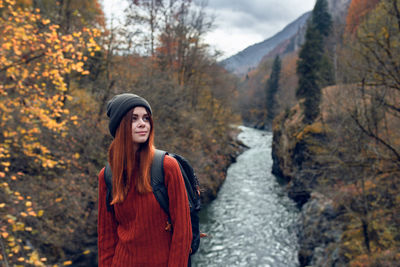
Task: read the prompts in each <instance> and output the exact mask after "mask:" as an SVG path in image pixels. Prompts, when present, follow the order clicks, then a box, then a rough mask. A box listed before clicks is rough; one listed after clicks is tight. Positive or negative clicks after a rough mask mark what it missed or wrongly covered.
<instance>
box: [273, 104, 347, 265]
mask: <svg viewBox="0 0 400 267" xmlns="http://www.w3.org/2000/svg"><path fill="white" fill-rule="evenodd" d="M273 134H274V138H273V144H272V156H273V160H274V163H273V173H274V174H275V175H277V176H278V177H280V178H281V180H282V181H283V183H284V184H285V187H286V189H287V192H288V195H289V197H291V198H292V199H293V200H294V201H295V202H296V203H297V205H298V207H299V208H300V209H301V221H300V229H301V230H300V233H299V242H300V251H299V262H300V264H301V266H332V264H333V263H335V262H336V263H338V262H339V261H340V260H341V259H340V257H339V253H338V249H337V246H338V242H339V241H340V237H341V234H342V233H341V230H340V229H341V227H339V226H338V225H337V224H338V222H337V220H335V218H336V217H337V216H338V212H337V211H336V209H335V206H334V203H333V200H332V199H329V197H327V196H325V195H324V194H322V193H320V192H318V190H317V181H318V179H319V178H320V171H319V169H320V167H321V166H320V163H319V162H318V159H317V155H318V153H320V152H321V150H323V149H324V148H323V147H321V146H320V144H321V143H324V138H325V135H324V130H323V127H322V125H321V124H320V123H315V124H312V125H303V124H302V123H301V111H300V108H299V106H296V107H294V108H293V109H291V110H290V111H288V112H287V113H285V114H282V115H281V117H279V118H278V119H277V120H275V124H274V127H273Z"/></svg>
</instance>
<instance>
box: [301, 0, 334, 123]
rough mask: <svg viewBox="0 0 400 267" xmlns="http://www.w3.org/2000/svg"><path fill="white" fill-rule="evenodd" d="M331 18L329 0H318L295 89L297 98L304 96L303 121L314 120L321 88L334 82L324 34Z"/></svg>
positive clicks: (330, 22)
mask: <svg viewBox="0 0 400 267" xmlns="http://www.w3.org/2000/svg"><path fill="white" fill-rule="evenodd" d="M331 27H332V21H331V16H330V14H329V13H328V7H327V2H326V0H318V1H317V2H316V4H315V7H314V9H313V12H312V18H311V21H310V22H309V24H308V27H307V31H306V36H305V43H304V44H303V46H302V48H301V50H300V53H299V60H298V62H297V74H298V76H299V84H298V87H297V91H296V97H297V98H298V99H304V101H303V103H302V104H303V107H304V122H305V123H312V122H313V121H314V120H315V119H316V118H317V117H318V115H319V113H320V111H319V105H320V101H321V88H322V87H324V86H326V85H328V84H331V83H332V80H333V77H334V76H333V73H332V72H333V71H332V70H333V68H332V65H331V64H330V62H329V59H328V58H327V56H325V55H324V53H325V50H324V38H325V37H327V36H328V35H329V33H330V31H331Z"/></svg>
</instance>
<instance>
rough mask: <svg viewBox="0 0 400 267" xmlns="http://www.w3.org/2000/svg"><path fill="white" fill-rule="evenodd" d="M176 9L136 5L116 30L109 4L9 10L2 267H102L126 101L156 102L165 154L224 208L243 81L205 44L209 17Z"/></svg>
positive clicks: (3, 86) (8, 1)
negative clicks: (121, 98)
mask: <svg viewBox="0 0 400 267" xmlns="http://www.w3.org/2000/svg"><path fill="white" fill-rule="evenodd" d="M166 2H167V1H157V4H156V5H148V2H146V1H131V3H130V7H129V9H128V10H127V15H128V21H127V25H130V26H129V27H123V26H121V25H119V26H114V27H113V26H110V27H108V28H107V27H106V26H105V23H104V15H103V12H102V9H101V6H100V5H99V1H86V0H70V1H47V0H42V1H29V0H28V1H22V0H21V1H14V0H0V47H1V50H0V116H1V121H0V125H1V126H0V127H1V132H0V265H2V266H61V265H62V266H66V265H71V264H73V265H74V266H97V264H96V261H97V230H96V229H97V201H98V199H97V183H98V178H97V175H98V173H99V171H100V169H101V168H102V167H103V166H104V165H105V163H106V160H107V149H108V145H109V144H110V142H111V136H110V134H109V133H108V120H107V117H106V115H105V108H106V103H107V101H108V100H109V99H110V98H111V97H112V96H113V95H115V94H118V93H122V92H131V93H135V94H139V95H141V96H143V97H145V98H146V99H147V100H149V102H150V103H151V106H152V109H153V111H154V120H155V133H156V138H155V140H156V146H157V147H159V148H161V149H165V150H168V151H172V152H175V153H180V154H182V155H183V156H185V157H187V158H188V159H189V160H190V161H191V162H192V163H193V166H194V168H195V170H196V172H197V174H198V176H199V179H200V183H201V184H202V191H203V192H202V197H203V200H204V201H205V202H207V201H209V200H210V199H212V198H214V197H215V195H216V192H217V190H218V188H219V186H220V185H221V183H222V182H223V180H224V177H225V173H224V172H225V170H226V167H227V166H228V165H229V164H230V162H231V161H232V160H233V158H234V157H235V155H236V153H237V151H238V147H237V146H236V144H235V142H234V141H233V136H234V135H235V132H234V131H235V130H233V129H232V128H231V127H230V124H231V123H237V122H239V116H237V115H235V114H234V111H233V101H235V99H236V96H237V93H236V78H235V77H233V76H232V75H230V74H228V73H227V72H226V71H225V70H223V69H222V68H220V67H219V66H218V65H217V64H216V60H215V58H213V56H212V51H209V50H208V47H207V45H206V44H204V43H203V41H202V39H203V35H204V34H205V32H206V31H207V30H208V29H209V27H210V26H211V23H210V21H209V20H208V18H207V17H205V15H204V12H203V11H202V9H198V8H193V4H192V3H191V1H186V0H180V1H174V5H167V4H166ZM137 15H141V16H137ZM152 15H155V16H152ZM156 22H157V23H156ZM111 25H115V24H111ZM143 28H146V29H149V30H146V31H139V30H141V29H143Z"/></svg>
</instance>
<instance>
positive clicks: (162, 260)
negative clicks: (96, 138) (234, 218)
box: [97, 156, 192, 267]
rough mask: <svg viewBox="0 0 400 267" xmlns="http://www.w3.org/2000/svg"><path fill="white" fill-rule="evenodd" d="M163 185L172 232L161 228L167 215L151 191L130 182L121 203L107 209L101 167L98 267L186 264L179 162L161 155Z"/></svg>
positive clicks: (187, 232) (186, 219) (188, 233)
mask: <svg viewBox="0 0 400 267" xmlns="http://www.w3.org/2000/svg"><path fill="white" fill-rule="evenodd" d="M164 174H165V185H166V187H167V189H168V196H169V209H170V215H171V220H172V225H173V229H174V230H173V232H169V231H166V230H165V227H166V224H167V221H168V218H167V215H166V214H165V212H164V211H163V210H162V209H161V207H160V205H159V204H158V202H157V200H156V198H155V197H154V194H153V193H152V192H150V193H146V194H139V193H138V192H136V190H134V189H133V187H132V186H131V190H129V192H128V194H127V196H126V198H125V200H124V202H123V203H119V204H116V205H114V211H115V214H114V213H112V212H109V211H107V206H106V191H107V189H106V184H105V181H104V168H103V169H102V170H101V171H100V174H99V212H98V228H97V231H98V252H99V267H105V266H113V267H114V266H119V267H136V266H146V267H152V266H154V267H156V266H157V267H158V266H159V267H161V266H169V267H172V266H174V267H181V266H182V267H183V266H187V263H188V256H189V252H190V244H191V241H192V227H191V223H190V212H189V204H188V199H187V195H186V190H185V185H184V181H183V178H182V174H181V172H180V169H179V165H178V163H177V162H176V160H175V159H174V158H172V157H170V156H166V157H165V159H164Z"/></svg>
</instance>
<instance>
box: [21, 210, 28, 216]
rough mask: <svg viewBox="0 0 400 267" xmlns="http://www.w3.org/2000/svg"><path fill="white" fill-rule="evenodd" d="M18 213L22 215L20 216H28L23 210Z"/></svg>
mask: <svg viewBox="0 0 400 267" xmlns="http://www.w3.org/2000/svg"><path fill="white" fill-rule="evenodd" d="M20 214H21V216H22V217H26V216H28V214H26V213H25V212H23V211H22V212H21V213H20Z"/></svg>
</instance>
